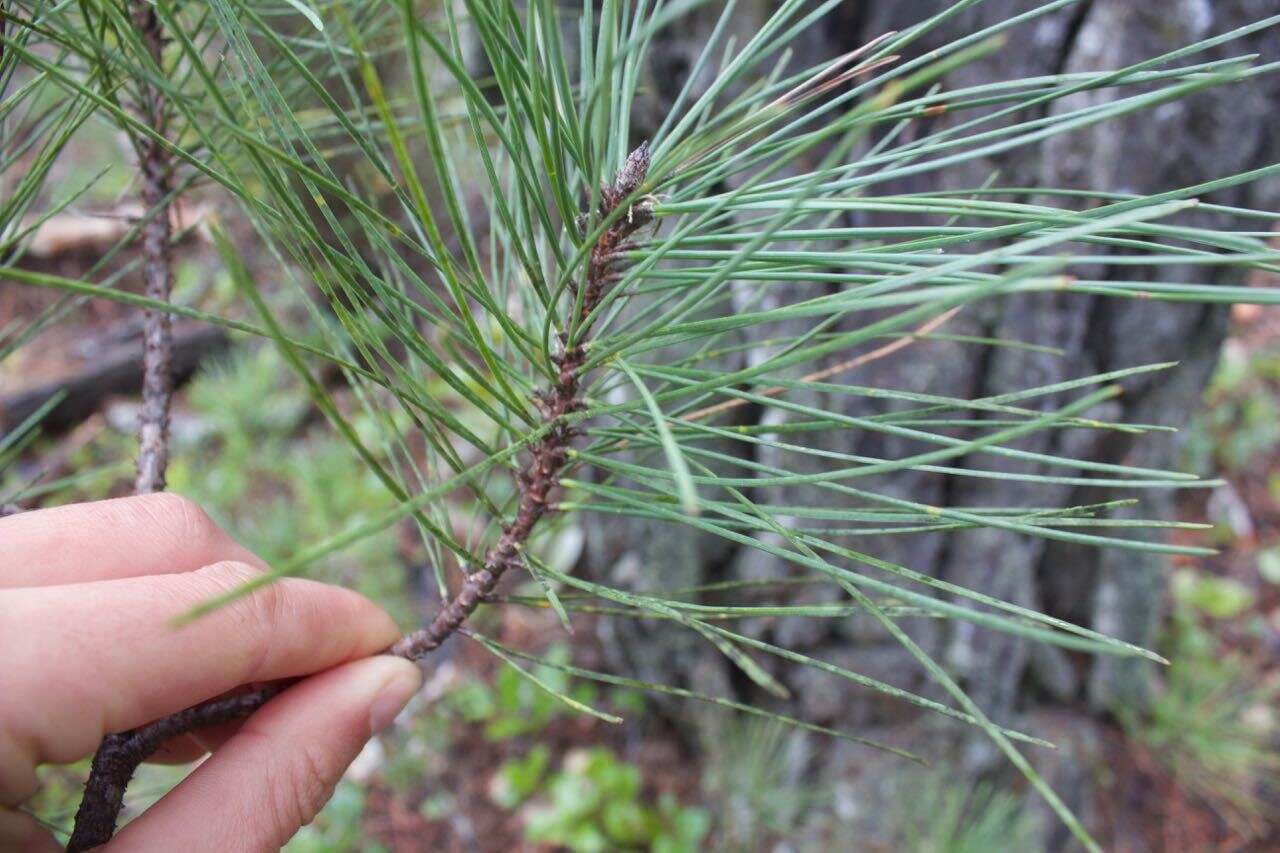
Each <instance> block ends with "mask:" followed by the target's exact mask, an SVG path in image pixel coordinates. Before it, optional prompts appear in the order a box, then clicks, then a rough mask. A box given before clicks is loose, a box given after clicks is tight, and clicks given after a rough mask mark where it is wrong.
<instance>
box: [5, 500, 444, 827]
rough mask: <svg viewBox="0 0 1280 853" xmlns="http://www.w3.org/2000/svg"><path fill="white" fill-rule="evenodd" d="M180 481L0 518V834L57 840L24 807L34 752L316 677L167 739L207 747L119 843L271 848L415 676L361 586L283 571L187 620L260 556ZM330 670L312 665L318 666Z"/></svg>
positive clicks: (87, 750) (173, 751) (196, 750)
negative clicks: (252, 689)
mask: <svg viewBox="0 0 1280 853" xmlns="http://www.w3.org/2000/svg"><path fill="white" fill-rule="evenodd" d="M265 568H266V567H265V565H264V564H263V563H262V561H261V560H259V559H258V558H257V557H256V556H254V555H253V554H252V553H250V552H249V551H247V550H246V549H245V548H243V547H242V546H240V545H239V544H237V543H236V542H235V541H234V540H232V539H231V538H230V537H229V536H227V534H225V533H224V532H223V531H222V530H220V529H219V528H218V527H217V525H215V524H214V523H213V522H212V521H210V520H209V518H208V516H206V515H205V514H204V512H203V511H202V510H200V508H199V507H198V506H196V505H195V504H193V503H192V502H191V501H189V500H186V499H184V498H181V497H179V496H177V495H173V494H154V495H146V496H141V497H136V498H123V499H119V500H110V501H101V502H98V503H89V504H77V505H73V506H65V507H58V508H54V509H47V510H38V511H34V512H28V513H23V514H21V515H15V516H10V517H8V518H4V519H0V684H2V685H3V687H0V849H4V850H8V849H21V850H43V849H50V850H57V849H60V848H59V846H58V845H57V843H56V842H55V841H54V839H53V837H52V835H50V834H49V833H48V832H47V831H46V830H45V829H44V828H42V827H41V826H40V825H39V824H38V823H37V822H36V821H35V820H34V819H32V818H31V817H30V816H29V815H27V814H24V813H23V812H21V811H18V810H17V807H18V806H19V805H21V804H22V803H23V802H24V801H25V800H26V799H28V798H29V797H30V796H31V795H32V794H34V793H35V791H36V773H35V770H36V767H37V766H38V765H40V764H44V763H54V764H63V763H67V762H72V761H77V760H79V759H81V758H85V757H87V756H89V755H90V754H92V753H93V751H94V749H95V748H96V747H97V745H98V741H99V740H100V739H101V738H102V736H103V734H105V733H107V732H117V731H123V730H126V729H130V728H134V727H136V726H140V725H143V724H145V723H148V722H150V721H152V720H155V719H158V718H160V717H164V716H166V715H168V714H171V713H173V712H175V711H179V710H182V709H183V708H187V707H189V706H191V705H195V704H197V703H199V702H203V701H205V700H207V699H211V698H213V697H215V696H219V695H221V694H223V693H226V692H227V691H231V690H234V689H235V688H237V687H240V686H242V685H246V684H250V683H255V682H263V681H273V680H276V679H281V678H289V677H297V676H310V677H308V678H306V679H304V680H303V681H301V682H299V683H298V684H296V685H293V686H291V687H289V688H288V689H287V690H285V691H284V692H283V693H282V694H280V695H279V696H277V697H276V698H274V699H272V700H271V701H270V702H268V703H267V704H266V705H265V706H263V707H262V708H261V709H260V710H259V711H257V712H256V713H255V714H253V716H251V717H249V718H248V719H247V720H244V721H242V722H240V723H237V724H231V725H228V726H219V727H214V728H213V729H211V730H204V731H200V732H195V733H193V734H192V735H188V736H184V737H183V738H179V739H175V740H174V741H170V742H169V743H168V744H166V746H165V747H164V748H162V750H161V752H160V753H159V754H157V756H156V757H155V760H168V761H191V760H194V759H195V758H198V757H199V756H201V755H203V754H204V753H205V752H206V751H209V750H211V751H212V752H213V755H212V757H211V758H209V760H207V761H205V762H204V763H203V764H201V765H200V766H199V767H198V768H197V769H196V770H195V771H194V772H193V773H191V775H190V776H188V777H187V778H186V779H185V780H184V781H183V782H182V783H181V784H180V785H178V787H177V788H175V789H174V790H173V791H171V792H170V793H169V794H168V795H166V796H165V797H164V798H163V799H161V800H160V801H159V802H158V803H156V804H155V805H154V806H152V807H151V808H150V809H148V810H147V811H146V812H145V813H144V814H143V815H142V816H140V817H138V818H137V819H136V820H134V821H133V822H131V823H129V824H128V825H127V826H126V827H125V828H124V829H123V830H121V831H120V833H119V834H118V835H117V836H116V838H115V839H114V840H113V841H112V842H111V843H110V845H108V847H109V849H110V850H112V851H117V850H184V849H185V850H190V851H200V850H219V851H224V850H225V851H231V850H255V851H256V850H273V849H277V848H279V847H280V846H281V845H282V844H284V842H285V841H287V840H288V839H289V838H290V836H292V835H293V834H294V833H295V832H296V831H297V830H298V829H299V827H301V826H303V825H304V824H306V823H308V822H309V821H310V820H311V819H312V818H313V817H315V815H316V813H317V812H318V811H319V810H320V808H321V806H323V805H324V803H325V801H326V800H328V799H329V796H330V795H331V794H332V792H333V788H334V786H335V785H336V784H337V782H338V779H339V778H340V777H341V775H342V773H343V771H344V770H345V769H346V767H347V765H349V764H350V763H351V761H352V760H353V759H354V758H355V757H356V755H357V754H358V753H359V752H360V749H361V748H362V747H363V746H364V743H365V742H366V741H367V740H368V739H369V737H370V736H371V734H372V733H374V732H376V731H378V730H379V729H382V728H383V727H385V726H386V725H387V724H389V723H390V722H391V720H392V719H393V718H394V717H395V715H396V714H397V713H398V712H399V711H400V709H401V708H403V707H404V705H405V703H407V702H408V701H409V699H410V697H411V696H412V695H413V693H414V692H416V691H417V689H418V688H419V687H420V686H421V683H422V676H421V673H420V672H419V670H418V668H417V667H416V666H414V665H413V664H411V663H409V662H408V661H406V660H403V659H400V658H394V657H390V656H385V655H378V656H376V657H370V655H377V653H378V652H380V651H382V650H384V649H386V648H387V647H388V646H389V645H390V644H391V643H392V642H394V641H395V640H396V638H397V637H398V636H399V630H398V629H397V628H396V625H395V623H394V622H393V621H392V619H391V617H390V616H388V615H387V614H386V613H385V612H384V611H382V610H381V609H379V608H378V607H377V606H376V605H374V604H373V603H372V602H370V601H369V600H367V599H365V598H364V597H362V596H360V595H358V594H356V593H354V592H351V591H349V590H344V589H341V588H338V587H333V586H328V585H325V584H321V583H316V582H313V581H307V580H300V579H292V578H289V579H284V580H281V581H279V582H277V583H273V584H270V585H267V586H265V587H262V588H260V589H258V590H256V591H255V592H254V593H252V594H250V595H248V596H245V597H243V598H241V599H239V600H238V601H236V602H235V603H233V604H230V605H228V606H226V607H223V608H221V609H220V610H217V611H215V612H213V613H211V614H210V615H208V616H205V617H202V618H200V619H198V620H196V621H195V622H194V623H192V624H191V625H189V626H187V627H184V628H181V629H175V628H173V627H172V625H171V620H172V619H173V617H175V616H177V615H179V614H181V613H184V612H185V611H187V610H188V609H189V608H191V607H192V606H193V605H195V604H198V603H200V602H202V601H206V600H208V599H209V598H211V597H213V596H216V595H218V594H220V593H224V592H226V591H228V590H230V589H233V588H235V587H237V586H239V585H240V584H242V583H244V582H245V581H247V580H249V579H250V578H252V577H253V576H255V575H257V574H258V573H260V572H261V571H263V570H264V569H265ZM313 673H319V674H313Z"/></svg>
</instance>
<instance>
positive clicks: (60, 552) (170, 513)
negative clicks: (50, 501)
mask: <svg viewBox="0 0 1280 853" xmlns="http://www.w3.org/2000/svg"><path fill="white" fill-rule="evenodd" d="M221 560H237V561H240V562H244V563H249V564H250V565H253V566H256V567H257V568H260V569H265V568H266V566H265V565H264V564H263V562H262V561H261V560H259V559H258V557H257V556H255V555H254V554H253V553H252V552H250V551H249V550H248V549H247V548H245V547H244V546H243V545H241V544H240V543H238V542H236V541H235V540H234V539H232V538H231V537H230V536H229V535H227V534H226V533H225V532H223V530H222V529H221V528H220V527H218V525H217V524H215V523H214V522H213V520H212V519H211V518H209V516H208V514H207V513H205V511H204V510H203V509H201V508H200V505H199V504H197V503H196V502H195V501H193V500H191V499H190V498H185V497H183V496H182V495H178V494H174V493H173V492H157V493H155V494H150V495H137V496H135V497H129V498H115V499H113V500H105V501H94V502H93V503H80V504H68V505H66V506H59V507H52V508H50V509H37V510H32V511H30V512H24V513H19V514H17V515H11V516H7V517H5V518H0V589H6V588H8V589H11V588H13V587H20V586H52V585H56V584H67V583H84V582H87V581H100V580H112V579H114V578H130V577H138V576H139V575H158V574H169V573H174V572H190V571H194V570H196V569H198V568H200V567H201V566H207V565H210V564H212V563H217V562H219V561H221Z"/></svg>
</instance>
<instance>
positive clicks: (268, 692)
mask: <svg viewBox="0 0 1280 853" xmlns="http://www.w3.org/2000/svg"><path fill="white" fill-rule="evenodd" d="M648 170H649V148H648V145H647V143H646V144H643V145H641V146H640V147H639V148H637V149H636V150H635V151H633V152H632V153H631V154H630V155H629V156H628V157H627V161H626V163H625V164H624V165H623V167H622V168H621V169H620V170H619V171H618V175H617V177H616V178H615V180H614V185H613V186H612V187H604V188H602V190H601V200H600V216H601V218H602V220H603V219H607V218H608V217H609V216H610V215H611V214H613V213H614V212H615V211H616V210H617V209H618V206H619V205H620V204H622V203H623V202H624V201H626V200H627V199H628V198H629V197H630V196H631V195H632V194H633V193H635V191H636V190H637V189H638V188H639V186H640V184H642V183H643V182H644V178H645V175H646V174H647V173H648ZM652 218H653V217H652V212H651V208H650V206H649V205H648V204H647V203H638V204H635V205H633V206H632V207H631V208H630V209H629V210H628V211H627V212H626V214H624V215H622V216H619V217H618V218H617V219H616V220H615V221H614V222H613V223H612V224H611V225H610V226H609V227H608V228H606V229H605V231H604V232H603V233H602V234H601V235H600V237H599V239H597V241H596V244H595V246H594V247H592V252H591V257H590V259H589V260H588V264H587V275H586V281H585V283H584V285H583V293H582V300H581V310H580V311H579V313H578V315H577V317H576V318H575V321H576V329H575V330H574V331H575V333H576V337H575V338H574V343H573V344H571V345H568V344H566V347H565V350H564V352H563V353H562V354H561V355H560V356H559V357H558V358H557V364H558V366H559V372H558V374H557V376H556V379H555V381H554V383H553V384H552V386H551V388H550V389H549V390H548V391H546V392H545V393H543V394H541V395H539V397H538V405H539V408H540V409H541V411H542V414H543V423H544V424H546V425H547V426H549V429H548V431H547V433H546V434H545V435H544V436H543V437H542V438H541V439H540V440H539V441H537V442H536V443H535V444H533V445H532V447H531V448H530V454H529V460H528V462H527V463H526V464H525V465H524V466H523V467H522V468H521V469H520V471H519V473H518V474H516V482H517V485H518V486H519V490H520V502H519V504H518V506H517V508H516V514H515V518H514V520H513V521H512V522H511V523H510V524H509V525H507V526H506V527H505V528H504V529H503V531H502V535H501V536H500V537H499V538H498V541H497V542H496V543H494V545H493V546H492V547H491V548H490V549H489V550H488V551H487V552H486V553H485V557H484V563H483V565H482V566H481V567H480V568H479V569H478V570H477V571H475V572H473V573H472V574H470V575H469V576H468V577H467V580H466V582H465V583H464V584H463V585H462V589H460V590H459V591H458V594H457V595H455V596H454V597H453V599H452V600H451V601H450V602H449V603H448V604H446V605H445V606H444V607H443V608H442V609H441V610H440V612H439V613H438V614H436V617H435V618H434V619H432V620H431V622H430V623H428V624H427V625H426V626H424V627H422V628H420V629H418V630H417V631H414V632H413V633H411V634H408V635H407V636H405V637H402V638H401V639H400V640H399V641H398V642H397V643H396V644H395V645H393V646H392V647H391V648H390V649H388V650H387V653H388V654H393V655H397V656H399V657H403V658H408V659H409V660H412V661H418V660H421V659H422V658H423V657H425V656H426V655H427V654H428V653H430V652H431V651H432V650H434V649H436V648H439V647H440V645H441V644H442V643H443V642H444V641H445V640H446V639H448V638H449V636H450V635H452V634H453V633H454V632H455V631H457V630H458V629H459V628H460V627H462V624H463V622H465V621H466V619H467V617H469V616H470V615H471V614H472V613H473V612H474V611H475V609H476V608H477V607H478V606H479V605H480V603H481V602H482V601H484V599H486V598H487V597H488V596H489V595H490V594H491V593H492V592H493V590H494V588H495V587H496V586H497V584H498V581H499V580H500V579H501V578H502V576H503V575H504V574H505V573H506V572H507V571H509V570H511V569H516V568H519V567H520V566H521V557H520V554H521V552H522V551H523V550H524V548H525V546H526V545H527V543H528V541H529V537H530V535H531V534H532V533H533V531H534V528H535V527H536V526H537V524H538V522H539V521H540V520H541V519H542V517H543V516H544V515H546V514H547V512H549V511H551V510H552V509H553V507H552V506H551V504H550V503H549V498H550V495H551V492H552V491H553V490H555V489H556V488H557V487H558V486H559V485H560V477H561V476H562V474H563V472H564V468H565V464H566V462H567V460H568V457H569V445H570V444H571V443H572V441H573V439H574V437H575V436H576V435H577V431H576V430H575V429H574V427H573V426H572V425H571V424H570V418H569V416H570V415H572V414H573V413H574V412H577V411H580V410H581V409H582V408H583V401H582V396H581V379H582V376H581V372H582V366H583V364H584V363H585V361H586V348H585V343H586V341H587V340H588V338H589V333H590V331H591V330H590V326H589V318H590V316H591V313H592V312H593V311H594V310H595V309H596V307H598V306H599V304H600V300H601V299H602V298H603V296H604V293H605V289H606V288H607V286H608V284H609V283H610V282H612V281H613V280H614V279H615V275H616V273H617V265H618V263H619V262H620V260H621V252H620V251H619V248H620V247H621V246H623V244H625V242H626V240H627V239H628V238H629V237H630V236H631V235H632V234H634V233H635V232H636V231H638V230H639V229H640V228H642V227H643V226H644V225H646V224H648V223H649V222H650V221H652ZM165 221H166V223H167V221H168V220H167V218H166V220H165ZM562 340H564V341H566V342H567V341H568V340H570V338H569V336H568V335H564V336H562ZM287 686H288V684H287V683H286V682H281V683H279V684H273V685H270V686H268V687H264V688H260V689H258V690H256V691H253V692H250V693H241V694H237V695H235V696H229V697H223V698H220V699H213V700H210V701H209V702H205V703H204V704H201V705H196V706H194V707H192V708H188V709H187V710H185V711H180V712H178V713H177V714H172V715H170V716H168V717H165V718H163V719H160V720H157V721H156V722H154V723H149V724H147V725H145V726H142V727H141V728H137V729H133V730H132V731H128V732H124V733H121V734H113V735H108V736H107V737H106V738H105V739H103V742H102V745H101V746H100V747H99V748H98V752H97V754H96V755H95V756H94V759H93V767H92V769H91V771H90V774H89V780H88V782H86V783H85V793H84V799H83V800H82V801H81V803H80V809H79V811H77V812H76V819H75V828H74V831H73V832H72V835H71V841H70V843H69V844H68V846H67V849H68V850H69V851H81V850H89V849H91V848H93V847H97V846H99V845H101V844H105V843H107V842H108V841H110V840H111V836H112V834H113V833H114V832H115V825H116V820H117V818H118V817H119V814H120V809H121V808H122V807H123V804H124V792H125V788H126V787H127V786H128V784H129V779H130V778H131V777H132V776H133V773H134V771H135V770H137V768H138V765H139V764H141V763H142V762H143V761H145V760H146V759H147V757H148V756H150V755H151V754H152V753H153V752H155V750H156V749H158V748H159V747H160V745H161V744H163V743H164V742H165V741H166V740H169V739H170V738H172V737H175V736H177V735H180V734H183V733H185V732H189V731H192V730H194V729H198V728H201V727H203V726H207V725H212V724H214V723H219V722H226V721H227V720H232V719H237V718H239V717H245V716H248V715H249V714H252V713H253V712H254V711H256V710H257V709H258V708H261V707H262V706H263V705H265V704H266V703H267V701H269V700H270V699H271V698H273V697H274V696H276V695H278V694H279V693H280V692H281V691H282V690H284V688H285V687H287Z"/></svg>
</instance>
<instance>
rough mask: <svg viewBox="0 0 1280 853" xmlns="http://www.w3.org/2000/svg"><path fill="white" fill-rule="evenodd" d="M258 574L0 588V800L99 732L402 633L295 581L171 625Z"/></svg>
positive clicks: (339, 596) (359, 601)
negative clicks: (1, 665) (0, 682)
mask: <svg viewBox="0 0 1280 853" xmlns="http://www.w3.org/2000/svg"><path fill="white" fill-rule="evenodd" d="M256 574H257V572H256V570H254V569H253V568H251V567H249V566H246V565H244V564H239V563H220V564H217V565H214V566H208V567H206V568H204V569H201V570H199V571H195V572H188V573H186V574H170V575H153V576H150V577H142V578H127V579H123V580H112V581H100V582H97V583H89V584H76V585H69V586H60V587H42V588H34V589H16V590H4V591H0V610H3V611H4V612H5V613H6V618H5V619H4V620H0V659H3V660H4V661H5V668H6V671H5V689H4V691H2V692H0V764H5V765H8V767H9V768H10V769H9V770H8V771H7V772H5V773H0V776H4V777H11V776H12V777H13V778H3V779H0V802H10V803H12V802H19V801H20V798H21V797H22V796H25V795H26V794H29V793H30V791H31V790H32V786H33V785H34V782H35V777H34V767H35V766H36V765H37V764H40V763H45V762H52V763H67V762H70V761H75V760H76V759H78V758H81V757H83V756H85V755H88V754H89V753H90V752H92V751H93V748H94V747H95V746H96V745H97V743H98V740H99V739H100V738H101V737H102V735H103V734H105V733H107V732H117V731H123V730H126V729H130V728H134V727H136V726H139V725H142V724H144V723H147V722H150V721H152V720H155V719H158V718H160V717H163V716H165V715H167V714H170V713H173V712H175V711H179V710H181V709H183V708H187V707H190V706H192V705H195V704H198V703H200V702H202V701H204V700H206V699H210V698H212V697H214V696H218V695H221V694H223V693H225V692H227V691H228V690H232V689H234V688H236V687H238V686H240V685H243V684H248V683H252V682H261V681H272V680H275V679H279V678H288V677H292V676H299V675H307V674H310V673H313V672H318V671H320V670H323V669H328V668H329V667H332V666H336V665H337V664H340V663H344V662H346V661H349V660H355V659H356V658H362V657H367V656H369V655H371V654H374V653H376V652H379V651H382V650H383V649H385V648H387V646H389V645H391V643H392V642H394V641H395V639H396V637H397V636H398V635H399V631H398V629H397V628H396V625H395V622H394V621H392V619H391V617H390V616H388V615H387V614H386V612H384V611H383V610H381V609H380V608H378V607H377V606H376V605H375V604H374V603H373V602H371V601H369V600H368V599H366V598H364V597H363V596H361V595H359V594H357V593H355V592H352V591H350V590H346V589H342V588H341V587H335V586H329V585H326V584H321V583H317V582H314V581H307V580H301V579H298V578H286V579H283V580H280V581H277V582H276V583H274V584H270V585H268V586H265V587H260V588H258V589H257V590H255V591H254V592H253V593H252V594H250V595H247V596H245V597H243V598H240V599H238V600H237V601H235V602H233V603H231V604H228V605H227V606H225V607H223V608H221V609H219V610H216V611H214V612H213V613H210V614H209V615H207V616H204V617H201V618H200V619H197V620H196V621H195V622H194V623H192V624H190V625H187V626H185V627H183V628H179V629H175V628H173V627H172V625H171V620H172V619H173V618H174V617H176V616H179V615H181V614H183V613H185V612H187V611H188V610H189V609H190V608H191V607H192V606H194V605H196V604H199V603H201V602H204V601H207V600H209V599H211V598H214V597H216V596H218V595H220V594H222V593H225V592H227V591H228V590H230V589H234V588H235V587H238V586H239V585H241V584H243V583H244V582H245V581H247V580H249V579H251V578H252V577H254V576H255V575H256ZM6 755H7V756H8V757H7V758H6ZM15 755H16V756H17V757H16V758H15ZM14 766H17V767H18V770H17V771H16V772H15V771H14V770H13V769H12V768H13V767H14ZM0 769H4V768H0Z"/></svg>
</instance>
